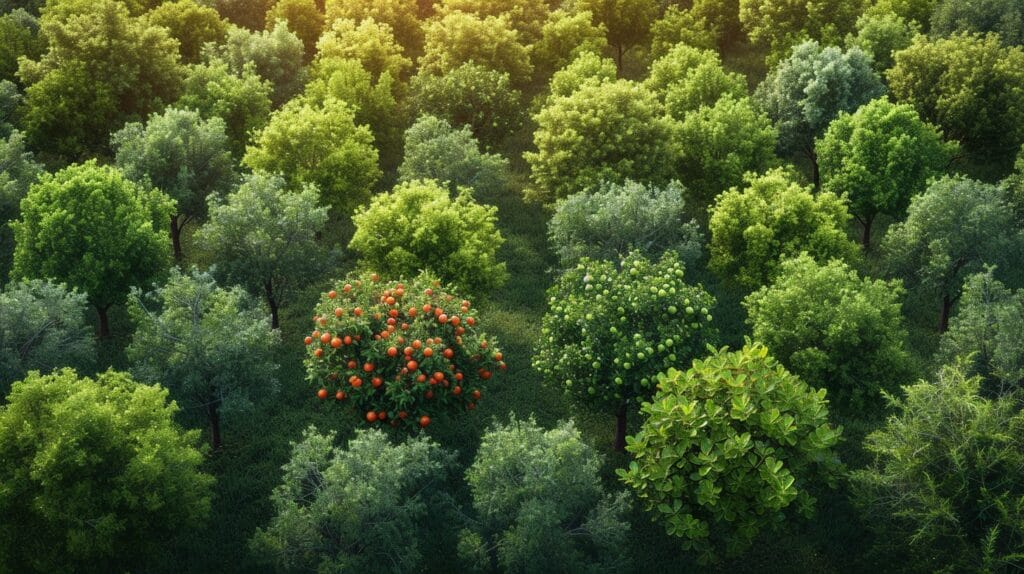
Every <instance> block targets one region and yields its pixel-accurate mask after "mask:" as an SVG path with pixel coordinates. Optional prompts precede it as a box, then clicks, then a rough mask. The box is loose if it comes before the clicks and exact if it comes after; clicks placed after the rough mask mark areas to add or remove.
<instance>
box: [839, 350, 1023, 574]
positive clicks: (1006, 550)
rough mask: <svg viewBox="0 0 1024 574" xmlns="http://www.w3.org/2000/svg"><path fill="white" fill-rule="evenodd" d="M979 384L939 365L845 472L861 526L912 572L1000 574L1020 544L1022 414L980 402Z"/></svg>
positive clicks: (1002, 404)
mask: <svg viewBox="0 0 1024 574" xmlns="http://www.w3.org/2000/svg"><path fill="white" fill-rule="evenodd" d="M980 387H981V377H968V376H967V375H965V373H964V371H963V368H962V366H959V365H954V366H947V367H945V368H943V369H942V370H941V371H939V373H938V375H937V377H936V379H935V380H934V381H920V382H919V383H917V384H914V385H911V386H908V387H904V389H903V394H904V396H903V397H902V398H896V397H892V398H891V403H892V407H893V408H894V409H896V411H897V412H896V414H893V415H892V416H891V417H890V418H889V420H888V422H887V423H886V425H885V426H884V427H882V428H881V429H879V430H876V431H874V432H873V433H871V434H870V435H868V437H867V439H866V440H865V442H864V447H865V448H866V449H867V451H868V452H869V453H871V454H872V455H873V459H874V460H873V462H872V463H871V464H870V465H869V466H867V467H866V468H862V469H858V470H856V471H854V472H852V473H851V475H850V478H851V480H852V482H853V486H854V494H855V500H856V501H857V502H858V503H859V505H860V506H861V507H862V508H863V510H864V512H865V515H866V518H867V520H866V523H867V524H869V525H870V526H871V528H872V529H873V530H875V532H876V534H877V535H878V536H879V539H880V540H884V541H887V542H888V546H889V547H890V550H894V551H895V552H898V554H899V555H900V556H901V557H903V559H905V560H907V561H908V563H909V564H912V565H915V566H916V568H913V570H917V571H921V572H925V571H927V572H935V571H946V572H981V571H985V570H989V571H1004V569H1006V568H1013V567H1015V566H1019V565H1020V563H1021V558H1020V548H1021V545H1022V544H1024V521H1021V519H1020V517H1021V515H1022V514H1024V480H1022V477H1024V474H1022V471H1024V443H1022V442H1021V436H1024V434H1022V433H1024V415H1022V414H1021V411H1020V404H1019V400H1018V398H1016V397H1003V398H997V399H986V398H983V397H982V396H981V394H980Z"/></svg>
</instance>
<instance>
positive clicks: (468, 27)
mask: <svg viewBox="0 0 1024 574" xmlns="http://www.w3.org/2000/svg"><path fill="white" fill-rule="evenodd" d="M418 63H419V66H420V70H421V73H423V74H434V75H442V74H446V73H449V72H451V71H452V70H454V69H456V68H458V67H459V66H461V65H462V64H467V63H474V64H477V65H480V66H483V67H485V68H489V69H491V70H495V71H498V72H504V73H506V74H508V76H509V80H510V81H511V82H512V85H514V86H523V85H525V84H526V83H528V82H529V80H530V77H531V75H532V74H533V65H532V64H531V63H530V54H529V51H528V50H527V48H526V46H525V45H524V44H523V43H522V41H521V40H520V39H519V33H518V32H516V31H515V30H514V29H512V27H511V25H510V23H509V21H508V18H506V17H504V16H487V17H478V16H475V15H473V14H466V13H465V12H452V13H450V14H448V15H446V16H444V17H442V18H440V19H438V20H434V21H432V22H431V23H429V24H428V25H427V30H426V44H425V45H424V48H423V56H422V57H421V58H420V59H419V62H418Z"/></svg>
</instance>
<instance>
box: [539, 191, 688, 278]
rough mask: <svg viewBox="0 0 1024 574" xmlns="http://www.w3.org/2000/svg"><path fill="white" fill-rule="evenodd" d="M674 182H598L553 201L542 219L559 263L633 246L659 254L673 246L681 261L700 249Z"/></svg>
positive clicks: (621, 253)
mask: <svg viewBox="0 0 1024 574" xmlns="http://www.w3.org/2000/svg"><path fill="white" fill-rule="evenodd" d="M685 195H686V189H685V188H684V187H683V186H682V185H680V184H679V183H678V182H672V183H670V184H668V185H667V186H664V187H657V186H653V185H644V184H641V183H635V182H632V181H627V182H626V183H623V184H621V185H620V184H613V183H604V184H601V185H600V186H598V187H597V189H594V190H593V191H590V192H586V191H584V192H580V193H576V194H573V195H570V196H569V197H567V198H565V199H562V200H559V201H558V203H556V204H555V213H554V215H553V216H552V217H551V220H550V221H549V222H548V243H549V244H550V245H551V248H552V249H553V250H554V251H555V253H556V254H557V255H558V258H559V260H560V261H561V264H562V267H563V268H570V267H574V266H575V265H576V263H577V262H579V260H580V259H583V258H584V257H587V258H590V259H602V260H606V261H615V260H618V259H621V258H623V257H625V256H626V255H628V254H629V253H630V252H631V251H634V250H635V251H639V252H640V253H643V254H644V255H645V256H647V257H660V256H661V254H662V253H664V252H665V251H675V252H676V253H677V254H678V255H679V258H680V259H681V260H682V261H683V262H684V263H686V264H687V265H690V264H694V263H696V262H697V260H699V259H700V258H701V255H702V253H703V243H704V236H703V234H702V233H701V230H700V227H699V226H698V224H697V222H696V221H695V220H693V219H690V220H689V221H687V215H688V213H689V211H688V210H687V208H686V203H685V201H684V200H683V197H684V196H685Z"/></svg>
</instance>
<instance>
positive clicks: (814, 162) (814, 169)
mask: <svg viewBox="0 0 1024 574" xmlns="http://www.w3.org/2000/svg"><path fill="white" fill-rule="evenodd" d="M807 157H809V158H810V159H811V177H812V178H813V179H814V189H815V190H818V191H820V190H821V170H820V169H818V154H817V153H815V151H814V148H811V149H810V150H809V151H808V152H807Z"/></svg>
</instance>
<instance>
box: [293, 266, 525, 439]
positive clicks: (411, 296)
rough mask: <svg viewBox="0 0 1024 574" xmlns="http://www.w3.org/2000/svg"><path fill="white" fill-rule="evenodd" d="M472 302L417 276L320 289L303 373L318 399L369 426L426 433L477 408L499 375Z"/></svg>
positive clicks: (497, 357) (498, 362)
mask: <svg viewBox="0 0 1024 574" xmlns="http://www.w3.org/2000/svg"><path fill="white" fill-rule="evenodd" d="M474 315H475V313H474V311H473V309H472V308H471V305H470V302H469V301H467V300H465V299H462V298H460V297H457V296H456V295H454V294H452V293H450V292H448V291H447V290H446V289H445V288H444V287H442V285H441V282H440V281H438V280H436V279H434V278H433V277H431V276H429V275H426V274H421V275H420V276H418V277H417V278H415V279H413V280H412V281H408V282H405V283H403V282H386V281H381V279H380V277H379V276H378V275H377V274H376V273H374V274H372V275H368V276H367V275H363V276H359V277H351V278H350V279H349V280H348V281H347V282H345V283H344V284H343V285H339V286H338V287H337V288H336V289H332V290H331V291H329V292H327V293H324V294H323V296H322V297H321V299H320V303H319V304H317V306H316V310H315V314H314V316H313V322H314V329H313V331H312V332H311V333H309V334H308V335H306V337H305V343H306V372H307V378H308V379H309V381H310V383H311V384H313V385H314V387H315V388H316V395H317V397H318V398H320V399H321V400H328V399H331V400H335V401H337V402H339V403H346V404H350V405H352V407H353V408H354V410H355V411H356V413H358V414H359V416H360V417H362V418H364V419H365V420H366V422H367V423H369V424H371V425H379V424H390V425H392V426H395V427H398V426H414V425H419V426H420V427H426V426H427V425H429V424H430V422H431V420H432V418H434V417H436V416H437V415H438V414H440V413H445V412H456V411H462V410H473V409H475V408H476V405H477V402H479V401H480V399H481V398H482V395H483V393H482V389H483V387H484V386H485V385H486V384H487V382H488V381H489V380H490V379H491V376H492V375H493V374H494V372H495V371H497V370H504V369H505V362H504V360H503V357H502V354H501V351H499V350H498V348H497V345H496V344H495V341H494V340H493V339H492V338H490V337H488V336H487V334H486V333H484V332H483V331H482V330H480V329H479V323H478V321H477V318H476V317H475V316H474Z"/></svg>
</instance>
